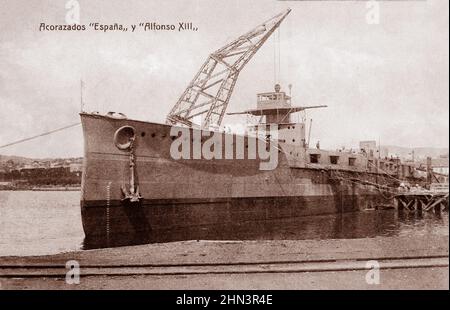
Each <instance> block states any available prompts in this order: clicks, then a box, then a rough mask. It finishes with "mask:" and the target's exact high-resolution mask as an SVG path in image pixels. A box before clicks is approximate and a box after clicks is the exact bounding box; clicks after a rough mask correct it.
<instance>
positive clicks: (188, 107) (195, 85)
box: [166, 9, 291, 128]
mask: <svg viewBox="0 0 450 310" xmlns="http://www.w3.org/2000/svg"><path fill="white" fill-rule="evenodd" d="M290 11H291V10H290V9H288V10H286V11H285V12H282V13H280V14H278V15H276V16H274V17H272V18H271V19H269V20H267V21H266V22H264V23H263V24H261V25H259V26H257V27H256V28H254V29H253V30H251V31H249V32H247V33H246V34H244V35H242V36H240V37H239V38H237V39H236V40H234V41H233V42H231V43H229V44H227V45H225V46H224V47H222V48H220V49H218V50H217V51H215V52H214V53H212V54H211V55H209V57H208V59H207V60H206V62H205V63H204V64H203V65H202V67H201V68H200V70H199V71H198V73H197V74H196V75H195V77H194V79H193V80H192V81H191V83H190V84H189V86H188V87H187V88H186V90H185V91H184V92H183V94H182V95H181V97H180V98H179V99H178V102H177V103H176V104H175V106H174V107H173V108H172V110H171V111H170V113H169V115H168V116H167V121H166V122H167V124H173V125H175V124H183V125H186V126H189V127H191V126H192V119H193V118H194V117H196V116H198V115H203V114H206V116H205V118H204V121H203V124H202V127H203V128H208V127H209V126H210V125H220V124H221V123H222V119H223V117H224V115H225V111H226V108H227V105H228V102H229V100H230V97H231V94H232V92H233V89H234V86H235V84H236V81H237V78H238V75H239V73H240V71H241V70H242V68H243V67H244V66H245V65H246V64H247V63H248V61H249V60H250V59H251V58H252V57H253V55H255V53H256V52H257V51H258V49H259V48H260V47H261V46H262V45H263V44H264V42H265V41H266V40H267V39H268V38H269V37H270V35H271V34H272V33H273V32H274V31H275V29H277V28H278V26H279V25H280V23H281V22H282V21H283V20H284V18H285V17H286V16H287V15H288V14H289V12H290Z"/></svg>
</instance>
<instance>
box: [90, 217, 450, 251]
mask: <svg viewBox="0 0 450 310" xmlns="http://www.w3.org/2000/svg"><path fill="white" fill-rule="evenodd" d="M427 234H437V235H448V213H444V214H435V213H424V214H413V213H412V214H407V213H402V212H397V211H396V210H379V211H363V212H351V213H345V214H330V215H321V216H309V217H303V218H293V219H281V220H271V221H257V222H246V223H238V224H224V225H208V226H195V227H190V228H182V229H172V230H156V231H155V230H154V231H152V232H151V234H150V235H133V236H129V235H128V236H124V235H121V236H110V238H109V240H100V239H96V240H87V239H85V241H84V246H83V248H84V249H92V248H99V247H113V246H121V245H129V244H144V243H155V242H171V241H181V240H304V239H353V238H373V237H377V236H411V235H427Z"/></svg>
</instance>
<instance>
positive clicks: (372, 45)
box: [0, 0, 449, 157]
mask: <svg viewBox="0 0 450 310" xmlns="http://www.w3.org/2000/svg"><path fill="white" fill-rule="evenodd" d="M65 3H66V1H65V0H60V1H44V0H42V1H40V0H35V1H24V0H21V1H17V0H6V1H5V0H2V1H1V2H0V29H1V31H0V145H2V144H6V143H8V142H10V141H14V140H18V139H21V138H25V137H28V136H32V135H35V134H38V133H41V132H45V131H47V130H51V129H54V128H58V127H62V126H65V125H68V124H71V123H74V122H76V121H78V120H79V117H78V114H77V113H78V112H79V110H80V79H83V81H84V82H85V90H84V100H85V102H86V106H85V109H86V110H87V111H94V110H97V111H100V112H102V113H104V112H107V111H120V112H123V113H125V114H127V115H128V116H129V117H131V118H136V119H140V120H148V121H157V122H163V121H164V120H165V117H166V115H167V113H168V112H169V110H170V109H171V107H172V106H173V105H174V104H175V102H176V101H177V99H178V97H179V96H180V94H181V93H182V91H183V90H184V88H185V87H186V86H187V84H188V83H189V81H190V80H191V79H192V77H193V76H194V74H195V73H196V72H197V70H198V69H199V67H200V65H201V64H202V63H203V62H204V60H205V59H206V57H207V55H208V54H209V53H211V52H212V51H214V50H216V49H217V48H219V47H221V46H222V45H224V44H225V43H227V42H228V41H229V40H231V39H234V38H236V37H237V36H239V35H241V34H243V33H245V32H247V31H248V30H250V29H251V28H253V27H254V26H256V25H257V24H259V23H261V22H262V21H264V20H266V19H267V18H269V17H271V16H273V15H275V14H277V13H278V12H280V11H282V10H283V9H285V8H287V7H290V8H292V12H291V13H290V14H289V16H288V17H287V18H286V20H285V21H284V22H283V24H282V26H281V30H280V36H281V37H280V42H281V47H280V50H281V59H282V60H281V84H282V88H284V89H285V90H287V85H288V84H290V83H291V84H292V85H293V88H292V94H293V98H294V100H293V102H294V104H295V105H319V104H326V105H328V106H329V107H328V108H326V109H318V110H313V111H311V112H309V113H308V116H309V117H312V118H313V130H312V137H313V139H312V140H313V141H315V140H317V139H320V141H321V147H323V148H327V147H329V148H335V147H339V146H341V145H347V146H351V145H357V143H358V141H359V140H378V139H380V140H381V142H382V144H392V145H399V146H411V147H412V146H414V147H419V146H430V147H448V139H449V133H448V125H449V106H448V102H449V88H448V83H449V71H448V68H449V63H448V60H449V57H448V43H449V42H448V38H449V28H448V26H449V16H448V12H449V10H448V1H445V0H428V1H423V2H422V1H417V2H416V1H413V2H404V1H401V2H388V1H382V2H380V9H381V11H380V24H378V25H369V24H367V23H366V13H367V9H366V2H365V1H356V2H352V1H325V2H318V1H313V2H305V1H273V0H255V1H250V0H248V1H246V0H239V1H237V0H231V1H230V0H227V1H218V0H169V1H148V0H133V1H122V0H109V1H92V0H90V1H87V0H79V3H80V6H81V23H84V24H88V23H90V22H100V23H107V24H111V23H114V22H118V23H123V24H132V23H133V24H134V23H139V22H145V21H149V22H152V21H155V22H159V23H175V24H177V23H178V22H179V21H192V22H193V23H194V24H196V25H197V26H198V27H199V31H198V32H181V33H179V32H142V31H141V32H135V33H131V32H127V33H118V32H115V33H114V32H110V33H101V32H94V31H86V32H80V33H76V32H75V33H74V32H39V23H41V22H45V23H48V24H64V23H65V14H66V10H65V8H64V5H65ZM273 53H274V42H273V40H270V39H269V40H268V41H267V42H266V44H265V45H264V46H263V47H262V48H261V50H260V51H259V52H258V53H257V54H256V55H255V56H254V58H253V59H252V60H251V61H250V63H249V64H248V65H247V66H246V67H245V68H244V70H243V71H242V73H241V75H240V78H239V80H238V82H237V85H236V88H235V91H234V93H233V96H232V97H231V101H230V105H229V107H228V111H229V112H231V111H240V110H244V109H248V108H252V107H253V106H254V105H255V99H256V93H257V92H264V91H271V90H272V89H273V84H274V78H273V76H274V73H273V70H274V69H273V68H274V64H273V59H274V54H273ZM236 121H239V119H238V118H231V117H226V118H225V120H224V122H227V123H229V122H236ZM0 154H4V155H21V156H30V157H71V156H82V154H83V138H82V133H81V127H76V128H72V129H69V130H67V131H64V132H61V133H58V134H54V135H51V136H47V137H42V138H39V139H37V140H34V141H31V142H26V143H23V144H21V145H18V146H15V147H9V148H5V149H0Z"/></svg>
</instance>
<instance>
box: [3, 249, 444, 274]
mask: <svg viewBox="0 0 450 310" xmlns="http://www.w3.org/2000/svg"><path fill="white" fill-rule="evenodd" d="M369 261H371V263H368V262H369ZM374 261H376V262H377V263H378V266H376V267H378V268H379V269H380V270H383V269H410V268H445V267H448V265H449V257H448V254H447V255H430V256H405V257H378V258H358V259H336V260H329V259H323V260H291V261H260V262H230V263H198V264H195V263H191V264H107V265H106V264H105V265H101V264H83V262H82V261H81V262H80V266H79V267H80V274H81V277H96V276H139V275H145V276H173V275H180V276H183V275H207V274H258V273H303V272H342V271H355V270H368V269H372V268H374V267H375V266H374V264H373V262H374ZM69 268H70V266H68V267H66V265H65V264H64V265H63V264H27V265H17V264H1V263H0V278H64V277H65V276H66V273H67V272H68V271H69Z"/></svg>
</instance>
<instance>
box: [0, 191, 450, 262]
mask: <svg viewBox="0 0 450 310" xmlns="http://www.w3.org/2000/svg"><path fill="white" fill-rule="evenodd" d="M79 199H80V193H79V192H36V191H0V256H10V255H14V256H25V255H44V254H55V253H61V252H69V251H75V250H80V249H83V248H92V247H93V246H92V245H88V244H85V242H84V233H83V229H82V226H81V214H80V207H79ZM419 235H420V236H424V235H445V236H448V235H449V226H448V213H447V212H445V213H442V214H441V215H437V214H434V213H425V212H424V213H422V214H401V213H400V214H399V213H398V212H397V211H396V210H384V211H364V212H355V213H346V214H343V215H335V214H333V215H321V216H310V217H304V218H295V219H287V220H276V221H266V222H263V221H261V222H252V223H241V224H234V225H221V226H218V225H214V226H205V227H195V228H190V229H184V230H173V231H170V232H159V233H156V234H155V235H154V236H153V238H152V240H151V241H153V242H167V241H177V240H190V239H210V240H282V239H289V240H296V239H351V238H373V237H379V236H419ZM104 246H107V245H106V244H97V245H96V246H94V247H104Z"/></svg>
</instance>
